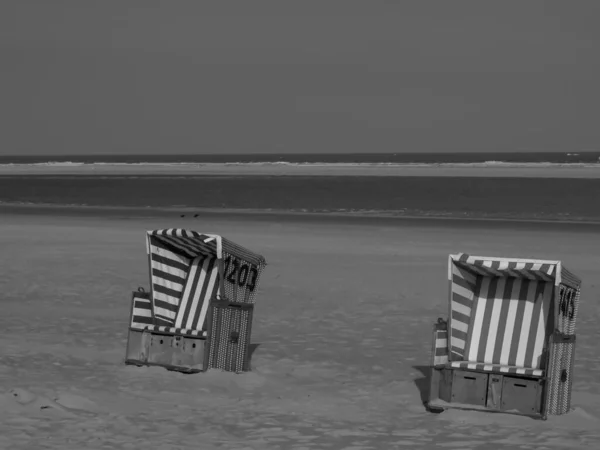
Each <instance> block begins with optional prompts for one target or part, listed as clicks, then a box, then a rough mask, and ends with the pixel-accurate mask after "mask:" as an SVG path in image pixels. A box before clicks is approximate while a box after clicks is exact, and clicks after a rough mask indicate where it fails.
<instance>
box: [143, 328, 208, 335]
mask: <svg viewBox="0 0 600 450" xmlns="http://www.w3.org/2000/svg"><path fill="white" fill-rule="evenodd" d="M140 329H141V330H148V331H157V332H160V333H170V334H180V335H185V336H206V331H202V330H190V329H186V328H175V327H165V326H159V325H147V326H144V327H143V328H140Z"/></svg>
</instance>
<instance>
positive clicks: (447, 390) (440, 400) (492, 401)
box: [427, 368, 546, 419]
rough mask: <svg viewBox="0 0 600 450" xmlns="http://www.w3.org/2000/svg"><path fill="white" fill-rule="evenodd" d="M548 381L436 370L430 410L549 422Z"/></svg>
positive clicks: (449, 369)
mask: <svg viewBox="0 0 600 450" xmlns="http://www.w3.org/2000/svg"><path fill="white" fill-rule="evenodd" d="M544 383H545V380H543V379H540V378H535V379H534V378H525V377H518V376H513V375H505V374H496V373H489V372H479V371H467V370H460V369H452V368H434V369H432V372H431V385H430V395H429V402H428V405H427V406H428V408H429V409H431V410H434V411H435V410H438V411H439V410H445V409H451V408H457V409H471V410H477V411H489V412H502V413H511V414H518V415H524V416H530V417H535V418H540V419H545V418H546V416H545V413H544V411H543V401H542V400H543V391H544V389H543V387H544Z"/></svg>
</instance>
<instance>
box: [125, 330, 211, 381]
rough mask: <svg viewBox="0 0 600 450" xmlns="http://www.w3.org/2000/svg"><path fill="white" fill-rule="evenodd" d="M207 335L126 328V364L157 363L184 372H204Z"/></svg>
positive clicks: (149, 364)
mask: <svg viewBox="0 0 600 450" xmlns="http://www.w3.org/2000/svg"><path fill="white" fill-rule="evenodd" d="M205 347H206V338H204V337H190V336H178V335H175V334H172V333H158V332H152V331H141V330H139V331H138V330H132V329H130V330H129V338H128V340H127V353H126V356H125V364H128V365H135V366H160V367H164V368H166V369H168V370H174V371H178V372H184V373H198V372H204V371H205V370H206V367H207V364H206V363H207V361H206V358H207V356H208V352H205Z"/></svg>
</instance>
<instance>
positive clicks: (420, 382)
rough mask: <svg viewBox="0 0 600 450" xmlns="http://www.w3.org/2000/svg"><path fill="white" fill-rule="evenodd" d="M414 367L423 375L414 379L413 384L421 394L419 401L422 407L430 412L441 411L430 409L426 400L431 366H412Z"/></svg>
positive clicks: (427, 398) (436, 412)
mask: <svg viewBox="0 0 600 450" xmlns="http://www.w3.org/2000/svg"><path fill="white" fill-rule="evenodd" d="M413 368H414V369H417V370H418V371H419V372H421V374H422V375H423V376H422V377H420V378H416V379H415V385H416V386H417V389H418V390H419V393H420V394H421V403H422V404H423V407H424V408H425V409H426V410H427V411H428V412H430V413H433V414H438V413H440V412H441V411H438V410H431V409H429V407H428V405H427V402H428V400H429V387H430V386H429V382H430V381H429V380H430V377H431V367H430V366H413Z"/></svg>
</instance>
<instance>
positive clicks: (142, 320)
mask: <svg viewBox="0 0 600 450" xmlns="http://www.w3.org/2000/svg"><path fill="white" fill-rule="evenodd" d="M148 325H152V301H151V300H150V295H149V293H146V292H134V293H133V311H132V314H131V324H130V326H131V328H144V327H147V326H148Z"/></svg>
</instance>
